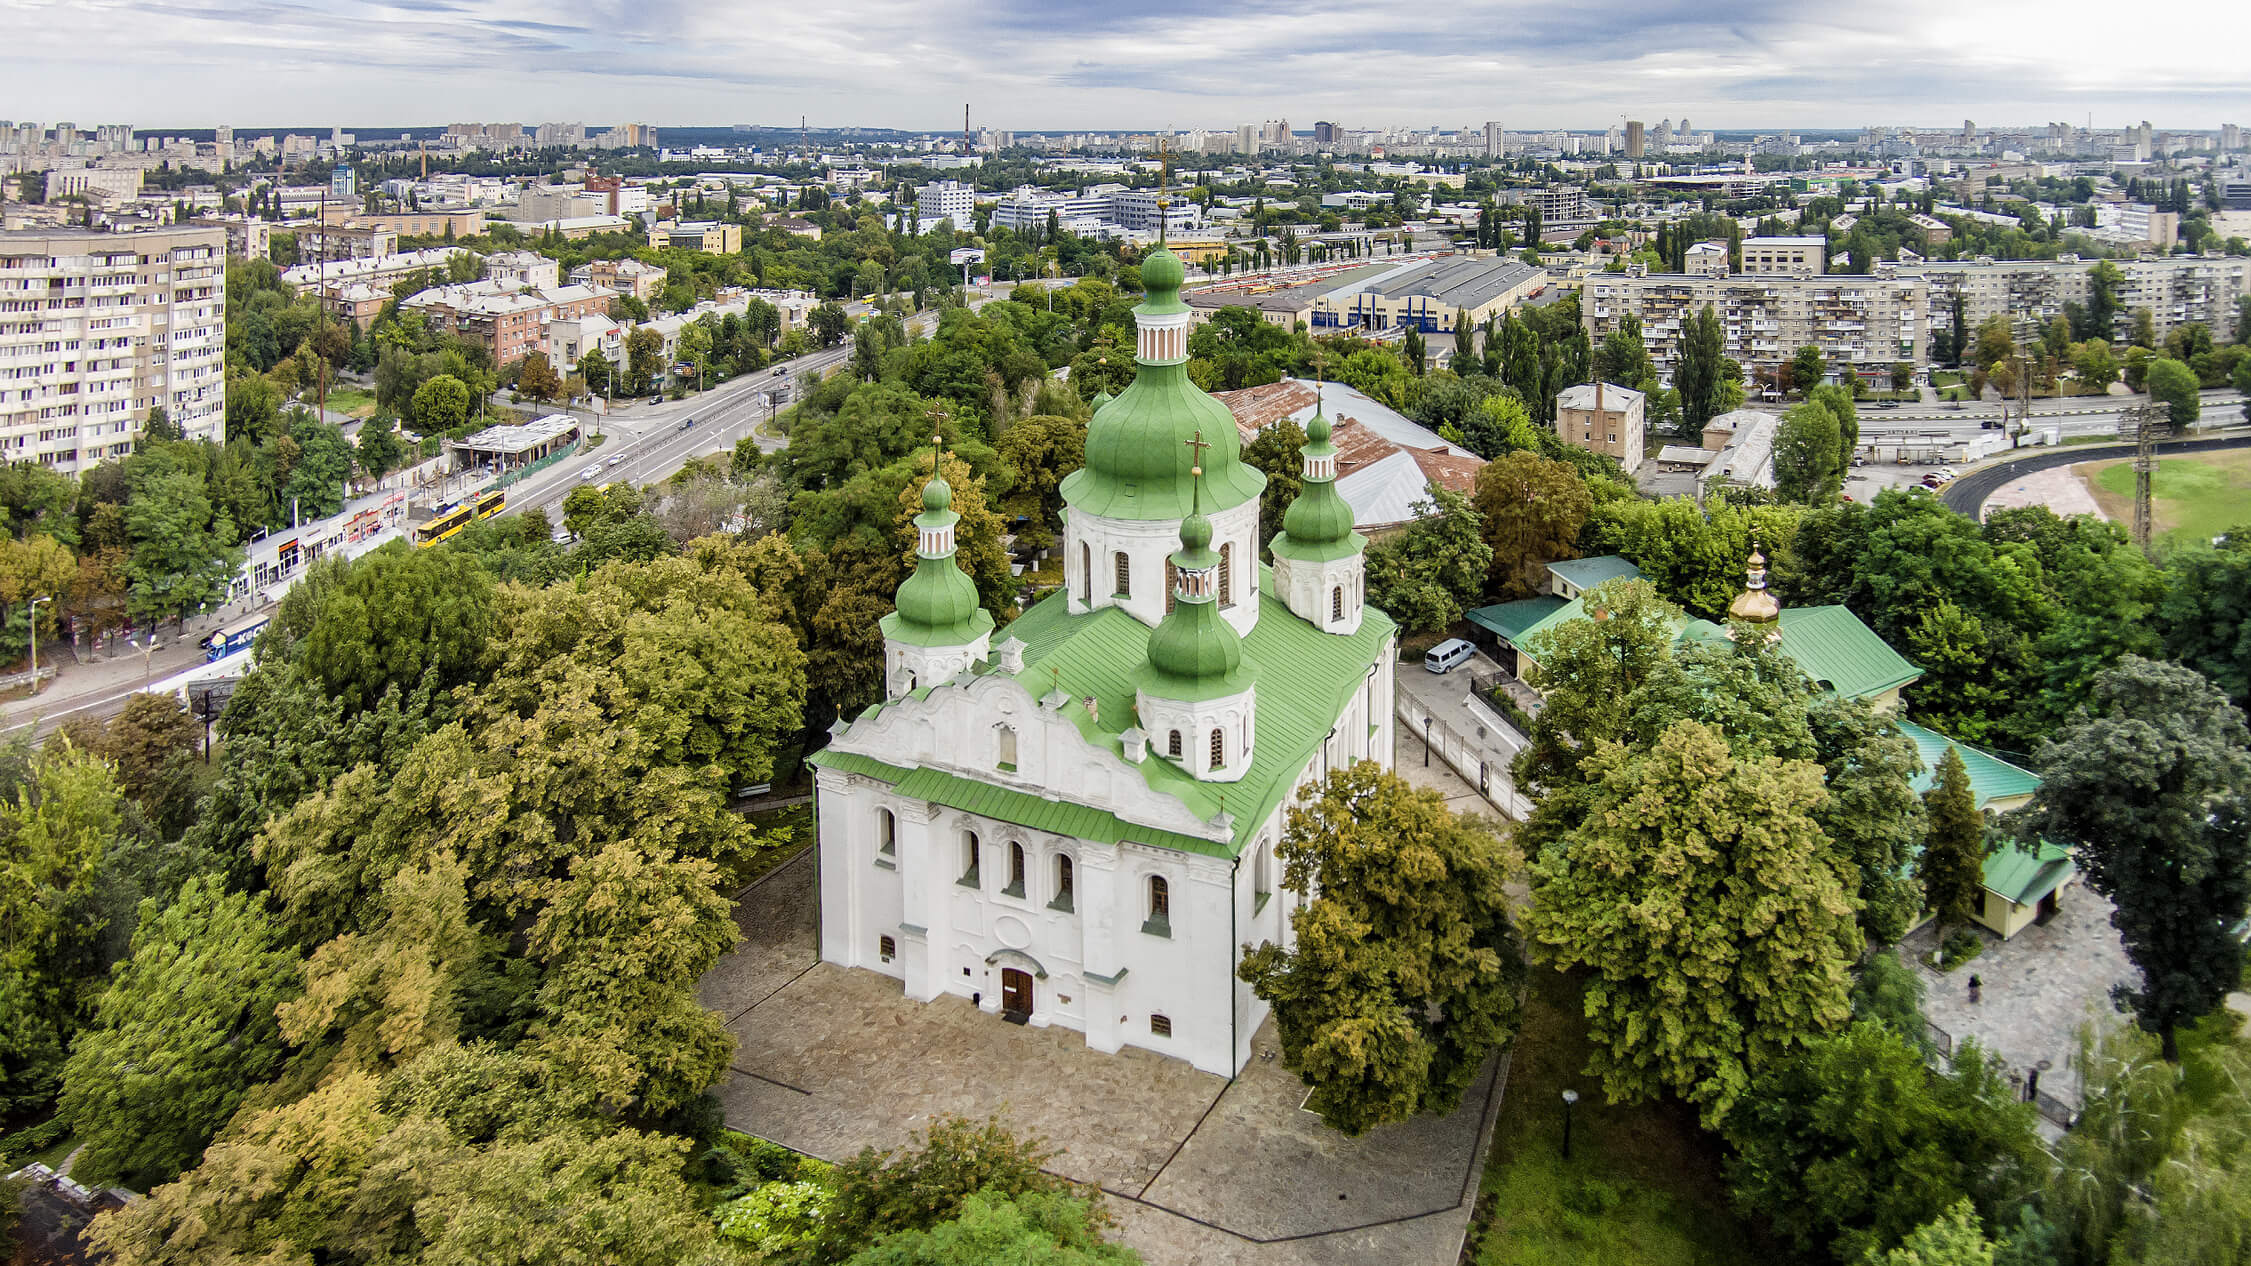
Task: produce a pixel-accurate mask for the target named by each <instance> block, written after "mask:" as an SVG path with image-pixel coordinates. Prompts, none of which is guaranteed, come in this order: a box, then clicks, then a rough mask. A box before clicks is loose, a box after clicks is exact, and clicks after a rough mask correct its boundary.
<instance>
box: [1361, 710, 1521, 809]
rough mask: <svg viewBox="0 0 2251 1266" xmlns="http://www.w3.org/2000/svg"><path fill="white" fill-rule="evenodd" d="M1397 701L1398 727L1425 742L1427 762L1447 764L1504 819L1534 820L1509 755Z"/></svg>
mask: <svg viewBox="0 0 2251 1266" xmlns="http://www.w3.org/2000/svg"><path fill="white" fill-rule="evenodd" d="M1395 698H1396V699H1397V701H1398V702H1397V710H1398V716H1399V723H1400V724H1401V725H1404V726H1406V727H1407V729H1408V731H1409V732H1410V733H1412V734H1413V735H1414V736H1415V737H1416V738H1418V739H1421V740H1422V742H1423V747H1424V750H1425V754H1424V757H1423V759H1424V760H1425V761H1426V762H1427V761H1429V760H1430V759H1432V758H1433V757H1435V758H1436V759H1438V760H1442V761H1444V762H1446V764H1447V766H1448V767H1450V768H1452V769H1453V771H1454V772H1455V773H1458V774H1460V775H1461V776H1462V778H1463V779H1464V780H1466V781H1467V782H1468V783H1469V784H1470V785H1471V786H1473V787H1475V788H1477V793H1478V794H1479V795H1481V796H1483V797H1485V799H1486V801H1487V802H1488V803H1490V804H1491V805H1492V806H1493V807H1494V808H1496V809H1499V810H1500V811H1501V813H1502V814H1503V815H1505V816H1507V817H1510V818H1514V819H1516V820H1517V821H1519V822H1521V821H1523V820H1524V819H1525V818H1528V817H1530V816H1531V814H1532V802H1531V801H1529V800H1527V799H1525V798H1524V797H1523V796H1520V795H1518V794H1517V792H1516V780H1515V779H1514V778H1512V777H1511V776H1510V775H1509V762H1510V754H1509V753H1508V752H1506V751H1504V750H1502V749H1501V748H1500V747H1499V746H1497V745H1495V744H1494V743H1492V742H1491V740H1490V738H1489V737H1488V738H1486V739H1484V740H1480V739H1478V738H1474V737H1472V736H1470V735H1466V734H1463V733H1461V732H1460V731H1458V730H1456V729H1455V728H1454V727H1453V726H1450V725H1448V724H1446V723H1445V722H1444V721H1441V720H1439V719H1438V718H1436V717H1434V716H1432V715H1431V714H1430V712H1429V710H1428V709H1426V708H1424V707H1423V706H1422V704H1421V703H1419V702H1417V701H1416V700H1415V699H1414V698H1413V697H1411V696H1409V695H1407V694H1405V693H1401V694H1398V695H1397V696H1395Z"/></svg>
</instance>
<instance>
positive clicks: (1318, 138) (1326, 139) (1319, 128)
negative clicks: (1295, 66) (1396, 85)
mask: <svg viewBox="0 0 2251 1266" xmlns="http://www.w3.org/2000/svg"><path fill="white" fill-rule="evenodd" d="M2231 126H2232V125H2231ZM1343 133H1344V129H1342V128H1340V127H1338V126H1337V125H1336V124H1334V123H1330V122H1327V121H1326V120H1324V121H1322V122H1319V123H1315V124H1314V125H1313V143H1314V144H1316V145H1334V144H1336V143H1337V142H1338V141H1341V140H1343V139H1344V135H1343Z"/></svg>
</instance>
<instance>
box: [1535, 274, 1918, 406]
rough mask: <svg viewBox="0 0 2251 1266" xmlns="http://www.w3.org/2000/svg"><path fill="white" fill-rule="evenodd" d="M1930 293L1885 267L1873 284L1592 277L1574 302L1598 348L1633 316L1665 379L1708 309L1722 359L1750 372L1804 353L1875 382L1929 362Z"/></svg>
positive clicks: (1832, 279) (1834, 278)
mask: <svg viewBox="0 0 2251 1266" xmlns="http://www.w3.org/2000/svg"><path fill="white" fill-rule="evenodd" d="M1929 288H1930V287H1929V285H1928V284H1927V283H1926V282H1925V281H1924V279H1923V277H1922V276H1921V275H1920V274H1915V273H1907V272H1903V271H1899V270H1895V269H1893V268H1892V267H1891V266H1889V265H1884V266H1880V267H1879V269H1878V271H1877V273H1876V274H1875V275H1873V276H1852V275H1844V274H1832V275H1824V276H1818V277H1788V276H1728V277H1697V276H1688V275H1685V274H1680V273H1662V274H1660V273H1646V272H1644V271H1642V270H1641V269H1640V268H1638V267H1629V268H1628V269H1627V270H1626V271H1625V272H1622V273H1590V274H1588V275H1587V277H1586V279H1585V281H1584V283H1583V285H1582V286H1581V290H1580V300H1579V302H1580V309H1581V312H1582V314H1583V319H1584V320H1585V322H1586V326H1587V333H1588V335H1589V336H1591V337H1592V338H1593V339H1594V341H1595V342H1596V343H1597V344H1599V343H1601V341H1602V340H1603V339H1604V338H1605V337H1607V336H1608V335H1609V333H1610V331H1611V330H1613V329H1616V328H1617V326H1618V322H1619V320H1620V319H1621V318H1624V317H1626V316H1636V317H1639V318H1640V319H1641V327H1642V341H1643V343H1644V344H1645V345H1646V346H1647V347H1648V349H1649V354H1650V357H1651V358H1652V359H1653V360H1654V361H1655V362H1656V363H1657V368H1658V371H1659V372H1660V373H1662V374H1665V375H1667V376H1670V375H1671V373H1672V371H1673V368H1674V366H1676V365H1677V364H1678V363H1679V357H1680V340H1681V333H1682V329H1683V323H1684V322H1685V321H1686V320H1687V319H1688V318H1690V317H1692V316H1694V315H1696V314H1697V313H1698V312H1700V311H1702V310H1703V309H1704V308H1705V307H1706V306H1710V307H1711V308H1712V310H1713V311H1714V312H1715V313H1716V314H1717V315H1718V316H1719V318H1720V327H1721V330H1722V339H1723V342H1724V345H1725V352H1726V355H1728V356H1729V357H1731V358H1733V359H1734V360H1735V361H1736V363H1738V364H1740V365H1742V366H1743V367H1744V368H1745V369H1746V370H1750V369H1772V368H1773V367H1774V366H1776V365H1779V364H1781V363H1782V362H1783V361H1786V360H1788V359H1789V358H1790V357H1791V356H1793V355H1794V354H1796V352H1797V350H1798V349H1799V348H1800V347H1804V346H1807V345H1809V344H1810V345H1812V346H1815V347H1818V348H1820V349H1821V351H1822V355H1823V356H1824V357H1826V358H1827V360H1828V363H1829V365H1830V367H1831V369H1832V370H1833V371H1839V372H1841V371H1846V370H1850V371H1852V372H1856V373H1858V374H1860V375H1861V376H1862V377H1864V378H1868V379H1870V380H1871V381H1873V380H1875V379H1877V378H1879V377H1888V376H1889V375H1890V373H1891V367H1892V366H1893V365H1894V364H1896V363H1897V362H1899V361H1903V360H1904V361H1908V362H1910V363H1913V364H1921V363H1922V362H1923V361H1924V359H1925V358H1926V356H1927V354H1928V352H1929V323H1928V320H1927V317H1926V314H1927V313H1928V311H1929V310H1930V304H1929V302H1928V291H1929Z"/></svg>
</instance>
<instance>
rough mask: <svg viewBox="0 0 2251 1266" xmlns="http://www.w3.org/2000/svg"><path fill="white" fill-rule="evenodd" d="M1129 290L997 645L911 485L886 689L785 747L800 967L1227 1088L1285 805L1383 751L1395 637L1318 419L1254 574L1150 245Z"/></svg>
mask: <svg viewBox="0 0 2251 1266" xmlns="http://www.w3.org/2000/svg"><path fill="white" fill-rule="evenodd" d="M1141 276H1142V281H1143V283H1144V285H1145V287H1146V289H1147V292H1148V293H1147V297H1146V300H1145V301H1144V302H1143V303H1142V304H1141V305H1140V306H1139V307H1137V308H1136V309H1134V315H1135V323H1136V325H1137V327H1138V331H1139V333H1138V350H1137V356H1136V360H1137V362H1138V368H1137V370H1136V373H1135V377H1134V381H1133V383H1132V384H1131V385H1130V386H1128V387H1127V388H1126V389H1125V391H1124V392H1122V393H1121V394H1119V395H1118V396H1117V397H1116V398H1115V399H1107V398H1098V399H1097V401H1096V408H1095V412H1094V420H1093V423H1092V425H1091V426H1090V427H1089V429H1088V433H1087V445H1086V451H1087V463H1086V467H1085V469H1083V470H1080V471H1077V472H1075V473H1073V474H1072V475H1071V476H1070V477H1069V478H1068V479H1066V480H1065V481H1064V483H1063V495H1064V499H1065V500H1066V502H1067V503H1068V507H1069V508H1068V510H1067V511H1066V512H1065V522H1064V549H1065V551H1066V559H1065V579H1066V584H1065V586H1064V589H1063V591H1062V592H1060V593H1057V594H1054V595H1051V596H1050V597H1048V598H1047V599H1046V600H1044V601H1042V602H1040V603H1039V604H1038V605H1036V606H1034V607H1033V608H1032V609H1031V610H1029V611H1027V612H1025V613H1024V614H1023V615H1022V616H1021V617H1019V618H1018V619H1017V620H1016V621H1015V623H1013V624H1011V625H1009V626H1008V627H1007V628H1006V629H1005V630H1001V631H1000V632H1001V633H1002V640H1000V641H999V642H997V643H995V642H994V641H993V637H994V634H995V629H994V626H993V618H992V615H991V614H990V613H988V612H986V611H984V610H982V609H981V608H979V606H978V605H977V591H976V587H975V585H974V584H973V583H972V582H971V580H970V578H969V576H968V574H967V573H965V572H964V571H962V569H961V567H960V565H959V563H958V562H957V561H956V560H955V557H954V524H955V523H956V521H957V519H958V516H957V515H955V514H954V513H953V511H952V509H951V504H952V492H951V490H950V489H949V488H948V487H947V486H946V484H945V482H944V481H943V480H942V479H939V478H936V477H935V476H934V477H933V478H932V479H931V481H930V483H929V484H928V485H927V486H926V487H925V488H924V489H923V507H924V512H923V513H922V514H921V515H920V516H918V517H917V518H916V520H915V523H916V526H917V528H918V529H919V544H918V546H917V553H918V555H919V561H918V562H917V564H916V566H915V571H914V574H913V575H912V576H910V577H909V578H908V579H907V581H906V583H905V584H904V585H902V586H901V587H900V590H899V599H898V610H897V611H896V612H895V613H894V614H892V615H889V616H886V617H884V620H883V635H884V657H885V662H884V668H885V699H884V702H882V703H880V704H876V705H874V706H872V707H870V708H868V709H867V710H866V711H865V712H863V713H861V714H860V715H859V716H858V717H857V718H855V719H853V720H852V721H851V722H849V723H848V724H847V723H841V722H840V723H839V725H838V727H837V728H836V730H835V731H834V739H833V742H832V743H831V745H830V746H829V747H828V748H826V749H825V750H823V751H821V752H819V753H817V754H816V755H814V756H813V757H811V758H810V761H811V763H812V764H813V765H815V766H816V767H817V768H818V771H819V772H818V776H817V779H816V789H817V807H818V816H819V830H820V865H821V928H820V933H821V938H820V939H821V956H822V958H824V959H826V960H828V961H830V962H833V963H839V964H842V965H844V966H848V967H861V968H866V969H867V970H869V971H876V972H882V973H883V974H885V975H887V976H892V977H896V978H897V979H898V980H899V981H900V982H901V984H902V986H903V987H904V988H905V990H906V993H907V996H908V997H910V998H914V999H916V1000H918V1001H923V1002H935V1001H938V1000H941V999H948V998H958V999H961V1000H962V1001H964V1002H969V1001H974V1002H975V1004H976V1005H977V1006H978V1007H980V1008H981V1009H982V1010H984V1011H985V1012H987V1013H988V1014H990V1015H992V1016H994V1017H995V1021H994V1022H995V1023H998V1022H1000V1021H1001V1020H1003V1019H1005V1020H1011V1021H1015V1022H1018V1023H1026V1024H1033V1025H1042V1026H1045V1025H1062V1026H1064V1027H1065V1028H1069V1029H1074V1030H1077V1031H1079V1032H1081V1033H1084V1034H1085V1035H1086V1042H1087V1045H1088V1046H1091V1047H1093V1048H1094V1049H1096V1050H1099V1051H1116V1050H1118V1049H1119V1048H1120V1047H1123V1046H1138V1047H1143V1048H1146V1049H1148V1050H1152V1051H1157V1052H1160V1053H1163V1054H1165V1055H1170V1056H1174V1057H1177V1058H1179V1059H1184V1060H1187V1061H1189V1062H1190V1063H1192V1064H1193V1065H1195V1066H1196V1067H1197V1068H1199V1069H1202V1070H1204V1071H1207V1072H1212V1073H1218V1074H1222V1075H1233V1074H1234V1073H1236V1072H1237V1071H1239V1070H1240V1069H1241V1068H1242V1066H1243V1064H1244V1063H1245V1062H1246V1061H1247V1060H1248V1059H1249V1058H1250V1051H1251V1036H1252V1034H1253V1033H1255V1032H1256V1031H1257V1030H1258V1027H1259V1025H1260V1023H1261V1022H1262V1021H1264V1020H1265V1018H1266V1013H1267V1007H1266V1004H1265V1003H1264V1002H1262V1001H1261V1000H1260V999H1259V998H1258V997H1257V996H1256V995H1254V994H1253V993H1252V992H1251V991H1250V988H1249V987H1248V986H1246V985H1244V984H1243V983H1242V982H1240V981H1239V980H1237V979H1236V977H1235V967H1236V964H1237V962H1238V961H1239V960H1240V956H1241V953H1242V947H1243V946H1245V945H1246V944H1248V945H1253V946H1255V945H1258V944H1260V943H1262V942H1267V941H1273V942H1276V943H1279V944H1283V945H1287V944H1290V943H1291V939H1292V935H1293V933H1292V929H1291V919H1292V916H1293V915H1294V913H1295V905H1294V898H1293V897H1291V896H1290V895H1288V894H1284V898H1285V899H1284V900H1279V901H1277V900H1275V899H1274V898H1275V896H1276V892H1277V887H1278V881H1279V877H1280V867H1279V865H1278V863H1277V862H1276V859H1275V855H1274V850H1275V845H1276V843H1277V842H1278V841H1279V839H1280V837H1281V833H1282V827H1283V815H1284V811H1285V810H1286V809H1287V807H1288V806H1289V805H1290V804H1291V803H1292V802H1293V801H1295V800H1296V799H1297V797H1298V795H1299V794H1300V792H1301V790H1303V789H1304V788H1305V787H1306V786H1307V785H1308V784H1310V783H1312V782H1314V781H1316V780H1318V779H1320V778H1322V777H1323V776H1325V775H1326V774H1327V773H1328V772H1329V771H1330V770H1332V769H1336V768H1339V767H1342V766H1345V765H1349V764H1351V763H1353V762H1355V761H1359V760H1374V761H1378V762H1380V763H1382V764H1384V765H1387V766H1388V765H1389V764H1390V763H1391V744H1392V729H1391V725H1392V714H1391V700H1392V665H1393V663H1394V661H1395V660H1396V658H1397V653H1396V641H1397V630H1396V628H1395V626H1394V625H1393V624H1392V622H1391V620H1390V619H1389V618H1388V617H1387V616H1385V615H1384V614H1383V613H1382V612H1381V611H1377V610H1373V609H1370V608H1368V607H1367V606H1366V605H1365V583H1364V577H1363V569H1362V550H1363V547H1364V546H1365V544H1366V542H1365V540H1363V539H1362V538H1361V537H1360V535H1359V534H1357V533H1355V532H1354V531H1353V530H1352V511H1351V508H1350V507H1349V506H1347V505H1346V504H1345V502H1344V499H1343V498H1342V497H1340V496H1338V495H1337V491H1336V473H1337V472H1336V449H1335V447H1334V446H1333V445H1332V444H1330V442H1329V435H1330V432H1329V424H1328V423H1327V422H1326V421H1325V420H1323V419H1322V418H1321V417H1320V416H1319V415H1318V414H1316V415H1315V416H1314V418H1313V419H1312V420H1311V421H1310V422H1309V424H1308V425H1307V428H1306V435H1307V443H1306V445H1305V448H1304V450H1303V452H1304V457H1305V483H1304V489H1303V491H1302V492H1301V493H1300V494H1299V496H1298V498H1297V500H1296V501H1295V502H1294V503H1292V505H1291V506H1290V508H1289V510H1288V514H1287V517H1286V518H1285V520H1284V524H1283V531H1282V533H1281V534H1280V535H1279V536H1277V537H1276V538H1275V540H1274V541H1273V543H1272V548H1273V558H1274V562H1273V566H1272V568H1271V569H1268V568H1266V567H1263V566H1262V565H1261V564H1260V563H1259V540H1258V525H1259V495H1260V493H1261V492H1262V491H1263V490H1264V488H1265V484H1266V479H1265V476H1264V475H1262V474H1260V473H1259V472H1258V471H1257V470H1256V469H1255V468H1253V467H1251V466H1248V465H1246V464H1244V462H1243V461H1242V456H1241V446H1240V441H1239V440H1238V438H1237V432H1236V429H1235V421H1234V418H1233V417H1232V416H1231V415H1230V414H1229V412H1228V410H1227V408H1226V406H1225V405H1222V404H1221V403H1220V402H1219V401H1217V400H1214V399H1212V397H1211V396H1209V395H1207V394H1206V393H1205V392H1204V391H1202V390H1201V389H1199V388H1198V387H1197V386H1196V385H1195V384H1194V383H1193V382H1191V381H1189V378H1188V373H1187V359H1188V323H1189V312H1188V307H1187V305H1186V304H1184V303H1182V302H1181V299H1180V285H1181V280H1182V276H1183V274H1182V269H1181V266H1180V261H1179V260H1178V259H1177V258H1176V257H1175V256H1174V255H1173V254H1172V252H1170V251H1169V250H1166V249H1164V248H1163V247H1162V246H1161V245H1160V246H1159V248H1158V249H1157V250H1155V251H1153V252H1151V254H1150V255H1149V257H1148V258H1147V259H1146V260H1144V261H1143V264H1142V268H1141Z"/></svg>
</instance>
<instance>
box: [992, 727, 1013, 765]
mask: <svg viewBox="0 0 2251 1266" xmlns="http://www.w3.org/2000/svg"><path fill="white" fill-rule="evenodd" d="M993 766H994V768H996V769H999V770H1001V771H1002V772H1004V773H1011V774H1013V773H1015V772H1016V727H1015V726H1013V725H1010V724H1008V723H1007V722H1005V721H1003V722H1000V723H999V724H996V725H995V726H993Z"/></svg>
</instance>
